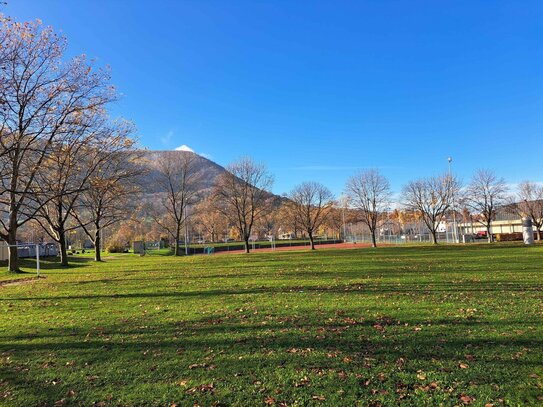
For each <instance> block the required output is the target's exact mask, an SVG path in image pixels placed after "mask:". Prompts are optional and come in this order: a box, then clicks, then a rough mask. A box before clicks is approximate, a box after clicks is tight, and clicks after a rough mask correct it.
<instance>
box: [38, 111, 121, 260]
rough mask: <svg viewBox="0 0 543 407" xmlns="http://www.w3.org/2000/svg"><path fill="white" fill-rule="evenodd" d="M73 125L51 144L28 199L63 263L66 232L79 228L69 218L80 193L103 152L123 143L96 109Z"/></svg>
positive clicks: (102, 156)
mask: <svg viewBox="0 0 543 407" xmlns="http://www.w3.org/2000/svg"><path fill="white" fill-rule="evenodd" d="M71 127H73V129H71V130H70V131H68V132H66V134H65V135H63V136H62V137H61V138H59V139H58V140H54V141H53V142H52V143H51V152H50V154H49V155H48V156H47V157H46V159H45V160H44V161H43V163H42V170H41V171H39V172H38V174H37V177H36V183H35V186H34V188H33V190H34V192H35V193H34V194H32V195H31V196H30V198H29V200H30V202H31V204H30V206H31V207H32V206H35V208H36V220H37V221H38V222H39V224H40V225H41V226H42V227H43V228H44V230H45V231H46V232H47V234H48V235H49V237H50V238H52V239H53V240H54V241H56V242H57V243H58V244H59V246H60V261H61V265H62V266H68V256H67V238H66V234H67V233H68V232H70V231H72V230H74V229H76V228H77V227H78V225H77V222H73V221H71V219H70V218H71V213H72V210H73V208H74V206H75V205H76V202H77V201H78V198H79V196H80V194H81V193H82V192H83V191H84V190H85V189H86V188H87V184H88V181H89V178H90V177H92V176H93V175H94V174H95V172H96V170H97V169H98V168H99V166H100V164H101V161H102V160H104V159H106V158H107V155H104V154H102V151H103V150H104V149H110V148H115V147H114V146H122V145H123V144H124V139H122V138H123V137H124V135H118V134H117V135H115V134H114V133H115V129H114V127H112V126H111V125H110V124H109V123H107V118H106V117H104V116H103V115H98V116H97V115H95V114H94V112H92V113H91V117H87V118H86V119H84V120H80V119H78V120H76V121H75V122H74V123H72V126H71Z"/></svg>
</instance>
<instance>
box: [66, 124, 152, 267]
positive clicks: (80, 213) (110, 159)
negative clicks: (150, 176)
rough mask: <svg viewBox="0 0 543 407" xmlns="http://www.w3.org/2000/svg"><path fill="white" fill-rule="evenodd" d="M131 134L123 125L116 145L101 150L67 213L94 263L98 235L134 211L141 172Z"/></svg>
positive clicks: (98, 257) (139, 155)
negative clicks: (89, 246) (85, 238)
mask: <svg viewBox="0 0 543 407" xmlns="http://www.w3.org/2000/svg"><path fill="white" fill-rule="evenodd" d="M132 132H133V127H132V126H131V125H130V124H128V123H124V125H122V126H120V127H119V128H118V129H117V140H118V142H117V143H113V144H110V145H108V146H107V147H108V148H105V147H106V146H102V149H101V150H100V155H101V159H100V163H99V165H98V166H97V168H96V171H95V172H94V173H93V175H92V176H91V177H89V180H88V183H87V187H86V188H85V190H84V191H83V192H82V193H81V194H80V196H79V198H78V201H77V203H76V204H75V205H74V207H73V209H72V212H71V213H72V215H73V216H74V218H75V219H76V220H77V222H78V223H79V226H81V228H83V230H84V231H85V234H86V235H87V236H88V237H89V239H91V241H92V242H93V244H94V249H95V255H94V260H95V261H101V260H102V258H101V254H100V251H101V249H102V231H103V230H104V229H105V228H108V227H110V226H112V225H114V224H116V223H117V222H119V221H121V220H123V219H128V218H130V216H131V215H132V213H133V212H135V210H136V205H137V204H136V199H135V198H136V196H137V194H138V193H139V191H140V186H139V179H140V177H141V176H142V175H143V174H144V173H145V170H144V169H143V167H142V165H141V158H142V152H141V151H138V150H135V141H134V140H132V139H131V138H129V137H128V136H129V135H130V134H131V133H132Z"/></svg>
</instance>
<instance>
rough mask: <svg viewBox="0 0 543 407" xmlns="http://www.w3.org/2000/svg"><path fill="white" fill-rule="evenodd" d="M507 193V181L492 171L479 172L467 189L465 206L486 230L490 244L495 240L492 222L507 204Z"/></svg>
mask: <svg viewBox="0 0 543 407" xmlns="http://www.w3.org/2000/svg"><path fill="white" fill-rule="evenodd" d="M507 193H508V188H507V184H506V183H505V180H504V179H503V178H501V177H498V176H497V175H496V174H495V173H494V172H493V171H491V170H478V171H477V172H476V173H475V174H474V175H473V178H472V180H471V183H470V184H469V185H468V188H467V189H466V193H465V197H464V199H465V204H466V206H467V207H468V208H470V209H471V211H472V212H473V213H474V214H475V215H476V216H477V221H478V222H479V223H480V224H482V225H483V226H484V227H485V228H486V232H487V237H488V242H489V243H490V242H492V241H493V240H494V238H493V236H492V221H493V220H494V219H495V218H496V211H497V209H498V208H499V207H500V206H502V205H504V204H505V203H506V202H507V199H508V196H507Z"/></svg>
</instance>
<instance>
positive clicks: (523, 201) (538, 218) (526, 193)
mask: <svg viewBox="0 0 543 407" xmlns="http://www.w3.org/2000/svg"><path fill="white" fill-rule="evenodd" d="M517 198H518V201H519V202H518V203H517V205H516V206H517V208H518V211H519V215H520V216H522V217H528V218H530V219H532V223H533V225H534V226H535V229H536V232H537V240H538V241H539V240H541V229H542V228H543V185H538V184H536V183H534V182H530V181H524V182H521V183H520V184H519V186H518V192H517Z"/></svg>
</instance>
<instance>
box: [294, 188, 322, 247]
mask: <svg viewBox="0 0 543 407" xmlns="http://www.w3.org/2000/svg"><path fill="white" fill-rule="evenodd" d="M288 198H289V199H290V200H291V202H292V203H291V205H290V208H291V211H292V214H293V216H294V218H295V219H296V223H298V224H299V225H300V226H301V228H302V229H303V230H304V231H305V232H306V233H307V235H308V237H309V241H310V242H311V250H315V232H316V231H317V230H318V229H319V228H320V227H321V225H323V223H324V222H325V221H326V218H327V216H328V214H329V212H330V210H331V208H332V204H333V202H332V199H333V195H332V192H330V190H329V189H328V188H326V187H325V186H324V185H321V184H319V183H317V182H304V183H302V184H300V185H299V186H297V187H296V188H294V189H293V190H292V191H291V192H290V193H289V194H288Z"/></svg>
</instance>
